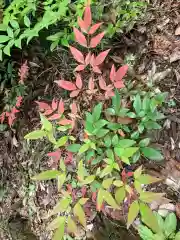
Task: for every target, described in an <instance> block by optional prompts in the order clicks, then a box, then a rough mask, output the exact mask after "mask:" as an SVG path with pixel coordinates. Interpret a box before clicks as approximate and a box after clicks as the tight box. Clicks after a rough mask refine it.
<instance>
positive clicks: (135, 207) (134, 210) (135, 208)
mask: <svg viewBox="0 0 180 240" xmlns="http://www.w3.org/2000/svg"><path fill="white" fill-rule="evenodd" d="M138 214H139V203H138V201H134V202H133V203H132V204H131V205H130V207H129V211H128V221H127V228H129V227H130V225H131V224H132V223H133V222H134V220H135V219H136V218H137V216H138Z"/></svg>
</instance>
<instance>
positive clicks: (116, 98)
mask: <svg viewBox="0 0 180 240" xmlns="http://www.w3.org/2000/svg"><path fill="white" fill-rule="evenodd" d="M112 105H113V108H114V109H115V112H116V114H117V115H118V113H119V110H120V107H121V98H120V94H119V92H118V90H117V89H115V96H113V97H112Z"/></svg>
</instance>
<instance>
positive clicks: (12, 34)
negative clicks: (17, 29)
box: [7, 26, 14, 38]
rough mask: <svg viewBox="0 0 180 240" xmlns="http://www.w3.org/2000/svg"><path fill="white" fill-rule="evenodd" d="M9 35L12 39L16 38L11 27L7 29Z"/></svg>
mask: <svg viewBox="0 0 180 240" xmlns="http://www.w3.org/2000/svg"><path fill="white" fill-rule="evenodd" d="M7 34H8V36H9V37H10V38H13V37H14V33H13V30H12V28H11V27H9V26H8V27H7Z"/></svg>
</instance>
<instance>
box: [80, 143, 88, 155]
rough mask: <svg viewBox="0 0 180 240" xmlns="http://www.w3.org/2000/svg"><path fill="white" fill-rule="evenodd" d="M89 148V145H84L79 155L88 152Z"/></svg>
mask: <svg viewBox="0 0 180 240" xmlns="http://www.w3.org/2000/svg"><path fill="white" fill-rule="evenodd" d="M89 148H90V145H89V143H85V144H83V145H82V146H81V147H80V149H79V154H82V153H84V152H86V151H87V150H88V149H89Z"/></svg>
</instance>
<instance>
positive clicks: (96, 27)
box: [88, 23, 103, 34]
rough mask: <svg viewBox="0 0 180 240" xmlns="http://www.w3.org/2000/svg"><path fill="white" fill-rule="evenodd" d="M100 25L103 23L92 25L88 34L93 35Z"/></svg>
mask: <svg viewBox="0 0 180 240" xmlns="http://www.w3.org/2000/svg"><path fill="white" fill-rule="evenodd" d="M102 24H103V23H96V24H94V25H93V26H92V27H91V28H90V30H89V32H88V34H94V33H95V32H96V31H97V30H98V29H99V28H100V26H101V25H102Z"/></svg>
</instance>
